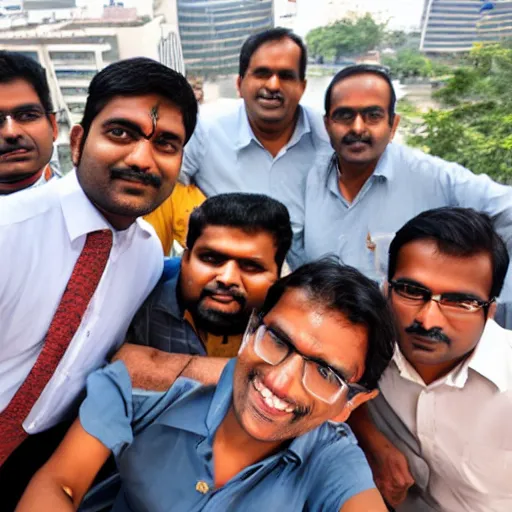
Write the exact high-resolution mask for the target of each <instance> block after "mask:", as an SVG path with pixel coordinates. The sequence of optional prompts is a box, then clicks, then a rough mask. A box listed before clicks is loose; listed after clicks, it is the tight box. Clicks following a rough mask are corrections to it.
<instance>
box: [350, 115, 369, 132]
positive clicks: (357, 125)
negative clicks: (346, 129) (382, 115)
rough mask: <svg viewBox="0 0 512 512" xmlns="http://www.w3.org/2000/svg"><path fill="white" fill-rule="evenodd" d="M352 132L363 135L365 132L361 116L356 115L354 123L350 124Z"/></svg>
mask: <svg viewBox="0 0 512 512" xmlns="http://www.w3.org/2000/svg"><path fill="white" fill-rule="evenodd" d="M352 130H353V131H354V132H356V133H363V132H364V131H365V130H366V125H365V124H364V119H363V116H362V115H361V114H357V115H356V118H355V119H354V122H353V123H352Z"/></svg>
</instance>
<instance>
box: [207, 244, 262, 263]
mask: <svg viewBox="0 0 512 512" xmlns="http://www.w3.org/2000/svg"><path fill="white" fill-rule="evenodd" d="M197 252H198V253H199V254H204V253H213V254H215V255H216V256H220V257H221V258H225V259H227V260H235V261H244V262H250V263H256V264H257V265H260V266H261V267H263V268H266V265H265V262H264V261H263V259H262V258H259V257H258V256H253V257H252V258H235V257H233V256H232V255H230V254H226V253H225V252H222V251H219V250H218V249H214V248H212V247H209V246H207V245H205V246H202V247H201V246H199V247H198V248H197Z"/></svg>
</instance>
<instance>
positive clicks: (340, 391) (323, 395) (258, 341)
mask: <svg viewBox="0 0 512 512" xmlns="http://www.w3.org/2000/svg"><path fill="white" fill-rule="evenodd" d="M251 336H252V343H253V348H254V352H255V354H256V355H257V356H258V357H259V358H260V359H262V360H263V361H265V362H266V363H268V364H270V365H272V366H277V365H279V364H281V363H282V362H283V361H284V360H285V359H287V358H288V357H289V356H290V355H292V354H298V355H300V356H301V357H302V359H303V360H304V369H303V373H302V384H303V386H304V388H305V389H306V391H308V393H310V394H311V395H313V396H314V397H316V398H318V399H319V400H322V401H323V402H326V403H328V404H333V403H335V402H336V401H337V400H338V399H339V398H341V397H342V396H344V397H346V399H347V400H350V399H351V398H352V397H354V396H355V395H356V394H358V393H363V392H367V389H366V388H364V387H363V386H360V385H358V384H348V383H347V382H346V381H345V380H344V379H343V378H341V377H340V376H339V375H338V374H337V373H336V372H335V371H334V370H333V369H332V368H331V367H329V366H327V365H324V364H321V363H319V362H317V361H315V360H314V359H312V358H309V357H306V356H305V355H303V354H301V353H300V352H299V351H298V350H297V349H296V348H295V346H294V345H292V343H290V342H289V341H288V340H285V339H283V338H282V337H281V336H279V335H278V334H277V333H275V332H274V331H273V330H272V328H271V327H268V326H266V325H265V324H264V323H263V321H262V320H261V319H260V318H259V317H258V315H256V314H254V313H253V315H252V316H251V319H250V320H249V325H248V326H247V330H246V332H245V335H244V345H245V344H246V343H248V342H249V341H250V339H249V337H251Z"/></svg>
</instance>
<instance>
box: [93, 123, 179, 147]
mask: <svg viewBox="0 0 512 512" xmlns="http://www.w3.org/2000/svg"><path fill="white" fill-rule="evenodd" d="M114 124H115V125H118V126H122V127H124V128H126V129H127V130H130V131H132V132H134V133H136V134H138V135H139V136H141V137H144V138H145V139H147V138H148V136H147V135H146V134H145V133H144V131H143V130H142V128H141V127H140V126H139V125H138V124H137V123H134V122H133V121H129V120H128V119H124V118H123V117H114V118H112V119H107V120H106V121H105V122H104V123H103V124H102V127H103V128H108V127H109V126H112V125H114ZM158 136H159V137H163V138H165V139H169V140H176V141H178V142H181V143H182V142H183V139H182V138H181V137H180V136H179V135H178V134H176V133H173V132H169V131H162V132H161V133H160V134H159V135H158Z"/></svg>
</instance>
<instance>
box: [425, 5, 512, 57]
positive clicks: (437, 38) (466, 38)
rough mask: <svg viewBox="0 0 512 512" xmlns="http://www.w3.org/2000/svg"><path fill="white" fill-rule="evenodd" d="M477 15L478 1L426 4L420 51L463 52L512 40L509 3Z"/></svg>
mask: <svg viewBox="0 0 512 512" xmlns="http://www.w3.org/2000/svg"><path fill="white" fill-rule="evenodd" d="M493 4H494V8H493V9H491V10H486V11H484V12H482V13H480V8H481V7H482V5H483V3H482V1H481V0H466V1H453V0H426V1H425V8H424V14H423V26H422V34H421V49H422V50H423V51H424V52H429V53H438V52H439V53H447V52H452V53H453V52H467V51H469V50H470V49H471V47H472V46H473V44H474V43H478V42H495V41H500V40H501V39H506V38H510V37H512V1H496V2H493Z"/></svg>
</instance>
